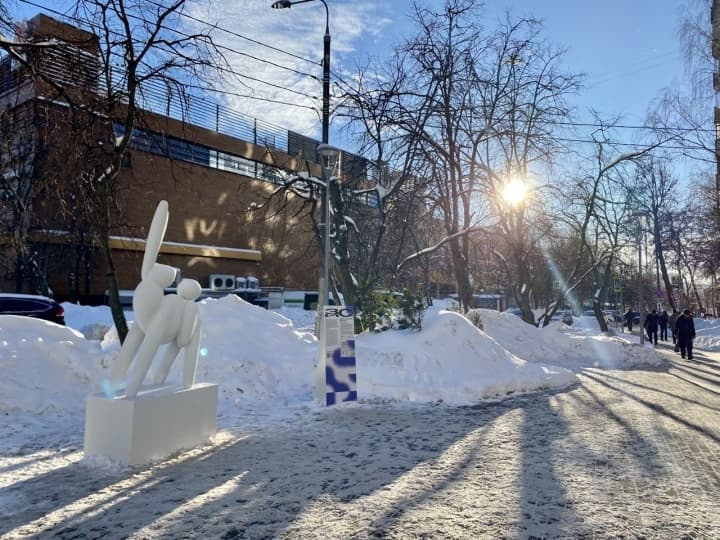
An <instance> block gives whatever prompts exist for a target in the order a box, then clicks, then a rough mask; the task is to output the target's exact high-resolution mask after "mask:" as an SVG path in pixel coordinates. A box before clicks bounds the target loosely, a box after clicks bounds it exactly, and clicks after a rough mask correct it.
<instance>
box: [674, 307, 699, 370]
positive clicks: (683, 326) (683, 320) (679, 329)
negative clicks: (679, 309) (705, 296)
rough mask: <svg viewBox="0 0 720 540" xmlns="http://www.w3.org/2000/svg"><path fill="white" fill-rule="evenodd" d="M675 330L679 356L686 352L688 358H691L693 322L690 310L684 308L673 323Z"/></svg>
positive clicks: (693, 335) (693, 334)
mask: <svg viewBox="0 0 720 540" xmlns="http://www.w3.org/2000/svg"><path fill="white" fill-rule="evenodd" d="M675 332H676V334H677V340H678V345H679V346H680V356H682V357H683V358H685V355H686V354H687V358H688V360H692V342H693V339H695V323H694V322H693V318H692V315H691V314H690V310H689V309H686V310H685V311H683V314H682V315H681V316H680V317H678V320H677V323H675Z"/></svg>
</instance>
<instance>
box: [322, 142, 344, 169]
mask: <svg viewBox="0 0 720 540" xmlns="http://www.w3.org/2000/svg"><path fill="white" fill-rule="evenodd" d="M317 152H318V155H319V156H320V165H322V167H323V170H324V171H325V173H326V174H327V175H328V176H331V174H332V172H333V171H334V170H335V167H336V166H337V163H338V161H339V159H340V150H339V149H338V148H335V147H334V146H331V145H329V144H324V143H323V144H319V145H318V147H317Z"/></svg>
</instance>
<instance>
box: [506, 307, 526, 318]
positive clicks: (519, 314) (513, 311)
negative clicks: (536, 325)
mask: <svg viewBox="0 0 720 540" xmlns="http://www.w3.org/2000/svg"><path fill="white" fill-rule="evenodd" d="M503 313H509V314H510V315H515V316H517V317H522V310H521V309H520V308H517V307H511V308H507V309H506V310H505V311H503Z"/></svg>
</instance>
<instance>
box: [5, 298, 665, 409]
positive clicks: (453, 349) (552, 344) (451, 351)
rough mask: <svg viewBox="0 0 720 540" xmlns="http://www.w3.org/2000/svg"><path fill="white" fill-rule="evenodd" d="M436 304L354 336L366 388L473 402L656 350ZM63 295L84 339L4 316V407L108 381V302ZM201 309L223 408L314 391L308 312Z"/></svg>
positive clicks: (81, 401)
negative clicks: (412, 323) (86, 302)
mask: <svg viewBox="0 0 720 540" xmlns="http://www.w3.org/2000/svg"><path fill="white" fill-rule="evenodd" d="M442 306H443V304H442V303H439V305H436V306H434V307H433V308H432V309H431V310H429V312H428V313H427V315H426V317H425V320H424V323H423V330H422V332H413V331H390V332H384V333H381V334H363V335H360V336H357V341H356V344H357V357H358V393H359V396H360V399H361V400H396V401H431V402H436V401H442V402H445V403H452V404H468V403H475V402H477V401H479V400H482V399H487V398H502V397H504V396H507V395H513V394H516V393H520V392H528V391H533V390H537V389H542V388H551V387H562V386H565V385H568V384H571V383H573V382H575V381H576V380H577V379H576V377H575V375H574V374H573V373H572V371H577V370H580V369H582V368H585V367H591V366H592V367H609V368H614V367H620V368H622V367H628V366H632V365H638V364H653V363H655V364H656V363H659V362H660V359H659V358H658V356H657V355H656V353H655V352H654V350H653V349H652V347H645V348H641V347H638V346H637V345H635V344H633V343H631V342H630V341H628V340H626V339H624V338H622V337H619V336H618V337H607V336H602V335H584V334H579V333H573V331H572V329H569V328H567V327H564V326H563V325H554V326H553V327H550V328H546V329H538V328H535V327H533V326H530V325H527V324H525V323H523V322H522V321H521V320H520V319H519V318H517V317H515V316H513V315H508V314H502V313H498V312H495V311H489V310H479V313H480V315H481V317H482V321H483V323H484V327H485V331H484V332H483V331H481V330H479V329H478V328H476V327H475V326H473V325H472V324H471V323H470V322H469V321H468V320H467V319H466V318H465V317H463V316H461V315H459V314H457V313H454V312H450V311H444V310H441V309H440V307H442ZM64 307H65V309H66V314H67V322H68V324H69V325H72V326H76V327H77V326H80V327H81V329H84V331H85V334H86V335H87V337H89V338H91V339H87V338H86V337H85V336H84V335H83V334H82V333H80V332H79V331H77V330H73V329H71V328H69V327H63V326H58V325H55V324H52V323H48V322H44V321H39V320H35V319H31V318H26V317H13V316H0V369H2V373H3V376H2V377H0V411H10V410H22V411H30V412H36V413H42V412H45V411H72V412H73V413H80V414H82V411H83V409H84V406H85V397H86V396H87V394H89V393H91V392H97V391H99V389H100V388H102V387H103V383H104V381H106V380H107V377H108V373H109V369H108V366H110V365H111V362H112V360H113V359H114V358H115V357H116V356H117V354H118V352H119V350H120V343H119V340H118V339H117V335H116V333H115V332H114V329H113V330H112V331H110V332H108V333H107V334H105V336H104V337H103V339H102V341H99V340H98V339H96V338H97V337H98V335H97V334H98V332H96V330H97V329H98V328H100V327H101V326H106V325H108V324H109V321H110V312H109V309H108V308H106V307H99V308H88V307H81V306H75V305H73V304H65V305H64ZM198 309H199V316H200V319H201V321H202V328H203V338H202V344H201V356H200V359H199V363H198V372H197V379H198V381H201V382H216V383H218V384H219V385H220V405H219V407H220V412H221V414H223V415H227V416H237V417H238V418H240V417H242V415H243V411H249V410H253V411H263V412H267V414H268V415H269V416H275V415H281V414H280V413H282V414H284V411H287V410H289V409H296V408H298V407H299V408H304V407H307V406H309V405H311V404H312V403H313V393H314V363H315V358H316V354H317V340H316V339H315V337H314V336H313V335H312V333H311V332H309V331H305V330H304V329H305V328H312V324H313V318H314V314H313V313H312V312H305V311H303V310H300V309H292V308H288V309H285V310H282V313H283V314H281V313H276V312H272V311H267V310H265V309H262V308H259V307H256V306H253V305H251V304H249V303H247V302H245V301H244V300H241V299H240V298H238V297H237V296H234V295H229V296H226V297H224V298H220V299H208V300H204V301H202V302H200V303H199V304H198ZM131 315H132V314H129V318H131ZM290 317H292V318H293V319H295V320H296V321H297V322H298V324H297V325H295V324H293V320H291V318H290ZM298 326H301V327H302V329H298ZM88 329H93V331H89V330H88ZM159 354H162V351H160V352H159ZM181 364H182V362H176V363H175V366H174V367H173V371H172V372H171V373H170V377H169V382H171V383H177V382H178V381H179V380H180V368H181ZM553 366H559V367H553ZM564 368H565V369H564Z"/></svg>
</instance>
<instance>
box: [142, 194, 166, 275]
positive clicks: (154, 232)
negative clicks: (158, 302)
mask: <svg viewBox="0 0 720 540" xmlns="http://www.w3.org/2000/svg"><path fill="white" fill-rule="evenodd" d="M169 218H170V212H169V210H168V203H167V201H160V202H159V203H158V205H157V208H156V209H155V214H154V215H153V219H152V222H151V223H150V229H149V230H148V236H147V242H146V244H145V255H144V256H143V263H142V270H141V271H140V276H141V277H142V279H147V276H148V274H149V273H150V270H152V267H153V265H154V264H155V262H156V261H157V257H158V253H160V245H161V244H162V241H163V238H165V231H166V230H167V224H168V220H169Z"/></svg>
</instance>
